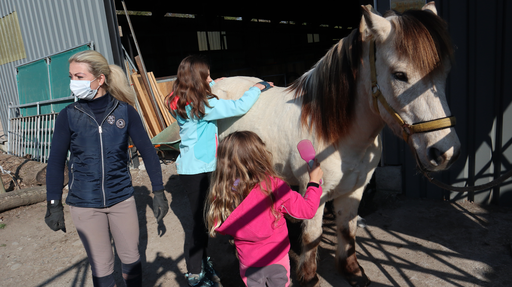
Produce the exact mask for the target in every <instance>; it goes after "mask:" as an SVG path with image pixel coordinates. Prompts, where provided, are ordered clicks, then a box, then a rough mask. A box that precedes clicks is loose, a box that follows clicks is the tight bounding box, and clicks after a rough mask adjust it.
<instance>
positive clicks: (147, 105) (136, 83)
mask: <svg viewBox="0 0 512 287" xmlns="http://www.w3.org/2000/svg"><path fill="white" fill-rule="evenodd" d="M132 82H133V87H134V89H135V93H136V94H137V98H138V100H139V105H140V107H141V109H142V113H143V115H144V119H145V120H146V123H147V125H148V135H149V136H150V138H152V137H154V136H155V135H157V134H158V133H160V132H161V131H162V129H161V127H160V124H159V123H158V122H157V119H156V114H155V112H154V110H153V105H152V104H151V102H150V100H149V97H148V95H147V94H146V89H145V88H143V87H142V85H143V84H142V77H141V75H139V74H132Z"/></svg>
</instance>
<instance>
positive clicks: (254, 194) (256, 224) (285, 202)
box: [217, 178, 322, 267]
mask: <svg viewBox="0 0 512 287" xmlns="http://www.w3.org/2000/svg"><path fill="white" fill-rule="evenodd" d="M272 192H273V194H274V198H275V202H274V207H275V209H276V210H277V211H278V212H280V213H281V214H283V215H284V214H289V215H290V216H292V217H294V218H297V219H311V218H313V216H314V215H315V213H316V211H317V209H318V205H319V203H320V195H321V194H322V188H321V187H320V186H318V185H317V184H315V183H310V184H309V185H308V189H307V191H306V193H305V195H304V197H302V196H301V195H300V194H299V193H298V192H295V191H293V190H292V189H291V188H290V187H289V186H288V184H286V182H284V181H283V180H281V179H276V178H273V179H272ZM270 206H271V201H270V199H269V197H268V196H267V195H265V194H264V193H263V192H262V191H261V189H260V187H259V185H256V187H255V188H254V189H253V190H252V191H251V192H250V193H249V195H248V196H247V197H246V198H245V199H244V200H243V201H242V203H240V205H239V206H238V207H237V208H235V210H234V211H233V212H232V213H231V215H229V216H228V218H227V219H226V221H225V222H223V223H222V225H221V226H220V227H219V228H217V231H218V232H220V233H223V234H229V235H231V236H233V238H234V241H235V246H236V249H237V251H238V258H239V260H240V263H242V264H243V265H245V266H250V267H263V266H268V265H271V264H273V263H275V262H276V261H278V260H279V259H281V258H283V256H285V255H286V254H287V253H288V251H289V250H290V241H289V239H288V228H287V227H286V220H285V218H284V216H281V218H280V219H279V221H278V222H277V224H276V223H275V217H274V216H273V215H272V213H271V209H270Z"/></svg>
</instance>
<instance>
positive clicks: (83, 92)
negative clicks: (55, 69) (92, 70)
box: [69, 78, 100, 101]
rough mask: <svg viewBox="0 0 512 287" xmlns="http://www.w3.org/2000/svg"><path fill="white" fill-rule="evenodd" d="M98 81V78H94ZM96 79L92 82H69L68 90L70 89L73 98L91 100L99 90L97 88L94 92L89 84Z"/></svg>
mask: <svg viewBox="0 0 512 287" xmlns="http://www.w3.org/2000/svg"><path fill="white" fill-rule="evenodd" d="M96 79H98V78H96ZM96 79H94V80H92V81H86V80H71V82H70V83H69V88H70V89H71V92H73V94H75V97H77V98H79V99H82V100H88V101H90V100H92V99H94V97H95V96H96V93H97V92H98V90H99V88H100V87H99V86H98V88H97V89H96V90H93V89H91V83H92V82H94V81H96Z"/></svg>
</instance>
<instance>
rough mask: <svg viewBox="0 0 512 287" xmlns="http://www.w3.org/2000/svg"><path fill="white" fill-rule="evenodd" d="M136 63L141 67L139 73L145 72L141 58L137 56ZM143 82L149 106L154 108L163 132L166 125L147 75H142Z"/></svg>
mask: <svg viewBox="0 0 512 287" xmlns="http://www.w3.org/2000/svg"><path fill="white" fill-rule="evenodd" d="M135 62H136V63H137V66H138V67H139V71H145V68H144V67H143V65H142V61H141V59H140V57H139V56H135ZM141 80H142V83H143V84H142V85H141V87H143V88H144V89H145V90H146V94H147V96H148V99H149V104H150V105H152V106H153V108H152V110H153V111H154V112H155V116H156V120H157V123H158V124H159V129H160V130H163V129H164V128H165V127H164V125H165V123H164V120H163V118H162V114H161V113H160V110H159V109H158V106H157V104H156V99H155V95H154V94H153V93H154V91H153V92H152V89H151V87H150V84H149V82H148V78H147V74H146V75H144V74H142V75H141Z"/></svg>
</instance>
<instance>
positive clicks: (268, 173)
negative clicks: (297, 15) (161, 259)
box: [205, 131, 281, 237]
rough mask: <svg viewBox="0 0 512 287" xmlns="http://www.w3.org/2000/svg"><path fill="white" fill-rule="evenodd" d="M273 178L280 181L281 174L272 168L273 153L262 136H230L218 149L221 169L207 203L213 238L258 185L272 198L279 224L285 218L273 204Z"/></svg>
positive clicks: (214, 177)
mask: <svg viewBox="0 0 512 287" xmlns="http://www.w3.org/2000/svg"><path fill="white" fill-rule="evenodd" d="M273 178H274V179H275V178H278V175H277V174H276V172H275V171H274V169H273V167H272V154H271V153H270V152H269V151H267V149H266V147H265V143H264V142H263V141H262V140H261V138H260V137H259V136H258V135H256V134H255V133H254V132H251V131H238V132H234V133H232V134H229V135H228V136H226V138H224V139H223V140H222V141H221V142H220V144H219V147H218V149H217V168H216V170H215V171H214V172H213V175H212V183H211V187H210V192H209V193H208V197H207V199H206V202H205V222H206V223H207V226H208V233H209V234H210V236H212V237H213V236H215V234H216V232H215V229H217V227H219V226H220V225H221V224H222V223H223V222H224V221H225V220H226V219H227V217H228V216H229V215H230V214H231V213H232V212H233V210H235V208H236V207H237V206H238V205H239V204H240V203H241V202H242V201H243V200H244V199H245V198H246V197H247V195H249V193H250V192H251V190H252V189H253V188H254V187H256V185H258V184H259V186H260V188H261V190H262V191H263V192H264V193H265V194H266V195H267V196H268V199H269V205H270V207H271V212H272V214H273V215H274V216H275V218H276V221H275V222H277V221H278V220H279V219H280V216H281V215H280V214H279V213H278V212H277V211H276V210H275V208H274V205H273V203H274V200H275V199H274V198H273V196H272V182H271V180H272V179H273Z"/></svg>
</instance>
